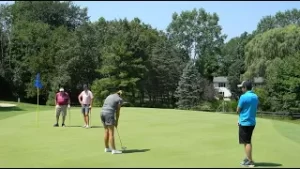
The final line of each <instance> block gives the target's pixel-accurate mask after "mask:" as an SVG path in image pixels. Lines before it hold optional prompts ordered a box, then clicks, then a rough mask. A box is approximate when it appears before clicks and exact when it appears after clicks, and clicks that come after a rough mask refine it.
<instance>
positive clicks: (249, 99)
mask: <svg viewBox="0 0 300 169" xmlns="http://www.w3.org/2000/svg"><path fill="white" fill-rule="evenodd" d="M238 87H239V88H242V91H243V94H242V95H241V97H240V100H239V103H238V106H237V110H236V112H237V113H238V114H239V122H238V125H239V143H240V144H244V148H245V152H246V157H247V158H245V159H244V160H243V162H241V164H242V165H245V166H248V167H254V162H253V160H252V144H251V138H252V133H253V130H254V128H255V125H256V111H257V107H258V97H257V95H256V94H255V93H254V92H253V91H252V83H251V82H250V81H243V82H242V84H240V85H238Z"/></svg>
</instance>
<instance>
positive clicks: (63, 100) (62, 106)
mask: <svg viewBox="0 0 300 169" xmlns="http://www.w3.org/2000/svg"><path fill="white" fill-rule="evenodd" d="M70 104H71V100H70V97H69V94H68V93H67V92H65V90H64V88H62V87H61V88H60V89H59V92H58V93H56V95H55V109H56V124H54V127H58V126H59V125H58V121H59V116H60V114H62V127H65V120H66V116H67V108H70Z"/></svg>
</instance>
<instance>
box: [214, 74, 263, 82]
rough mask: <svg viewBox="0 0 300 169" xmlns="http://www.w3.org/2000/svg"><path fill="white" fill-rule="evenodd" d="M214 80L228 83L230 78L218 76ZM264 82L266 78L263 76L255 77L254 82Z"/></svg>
mask: <svg viewBox="0 0 300 169" xmlns="http://www.w3.org/2000/svg"><path fill="white" fill-rule="evenodd" d="M213 82H214V83H227V82H228V79H227V77H226V76H218V77H214V79H213ZM263 82H264V78H262V77H255V78H254V83H263Z"/></svg>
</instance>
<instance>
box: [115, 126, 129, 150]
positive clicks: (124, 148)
mask: <svg viewBox="0 0 300 169" xmlns="http://www.w3.org/2000/svg"><path fill="white" fill-rule="evenodd" d="M116 129H117V133H118V136H119V140H120V143H121V148H122V150H123V151H124V150H126V148H127V147H123V144H122V141H121V137H120V135H119V131H118V128H117V127H116Z"/></svg>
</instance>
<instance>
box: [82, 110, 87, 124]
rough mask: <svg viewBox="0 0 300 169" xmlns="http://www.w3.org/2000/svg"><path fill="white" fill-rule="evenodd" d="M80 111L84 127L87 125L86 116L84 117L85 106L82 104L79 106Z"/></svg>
mask: <svg viewBox="0 0 300 169" xmlns="http://www.w3.org/2000/svg"><path fill="white" fill-rule="evenodd" d="M81 113H82V115H83V121H84V126H83V127H86V126H87V122H86V118H85V106H84V105H83V106H82V108H81Z"/></svg>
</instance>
